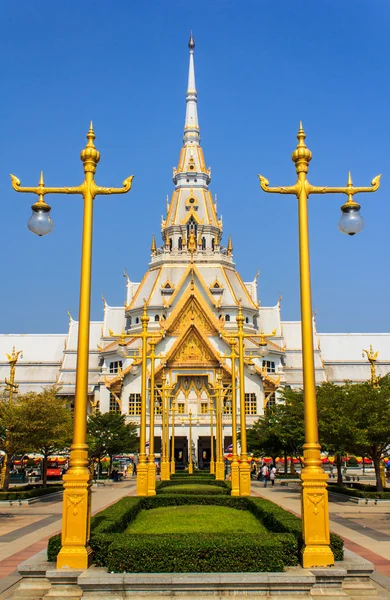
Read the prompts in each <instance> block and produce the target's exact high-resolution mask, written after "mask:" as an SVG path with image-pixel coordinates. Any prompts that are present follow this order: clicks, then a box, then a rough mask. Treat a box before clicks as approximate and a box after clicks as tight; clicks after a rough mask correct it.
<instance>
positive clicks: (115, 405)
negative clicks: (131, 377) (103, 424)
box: [110, 394, 121, 412]
mask: <svg viewBox="0 0 390 600" xmlns="http://www.w3.org/2000/svg"><path fill="white" fill-rule="evenodd" d="M110 412H121V407H120V404H119V402H118V399H117V398H116V397H115V395H114V394H110Z"/></svg>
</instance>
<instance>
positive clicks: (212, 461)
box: [209, 398, 215, 475]
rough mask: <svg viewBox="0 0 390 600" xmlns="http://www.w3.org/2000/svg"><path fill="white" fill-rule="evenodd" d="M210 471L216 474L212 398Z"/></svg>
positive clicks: (211, 401)
mask: <svg viewBox="0 0 390 600" xmlns="http://www.w3.org/2000/svg"><path fill="white" fill-rule="evenodd" d="M209 411H210V473H211V474H212V475H215V461H214V422H213V417H214V406H213V400H212V398H210V408H209Z"/></svg>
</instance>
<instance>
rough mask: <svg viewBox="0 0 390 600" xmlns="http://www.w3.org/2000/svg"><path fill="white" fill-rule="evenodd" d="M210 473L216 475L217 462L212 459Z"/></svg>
mask: <svg viewBox="0 0 390 600" xmlns="http://www.w3.org/2000/svg"><path fill="white" fill-rule="evenodd" d="M210 474H211V475H215V462H214V461H213V460H210Z"/></svg>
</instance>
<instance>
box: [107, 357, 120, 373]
mask: <svg viewBox="0 0 390 600" xmlns="http://www.w3.org/2000/svg"><path fill="white" fill-rule="evenodd" d="M120 368H122V361H121V360H113V361H112V362H110V373H118V371H119V369H120Z"/></svg>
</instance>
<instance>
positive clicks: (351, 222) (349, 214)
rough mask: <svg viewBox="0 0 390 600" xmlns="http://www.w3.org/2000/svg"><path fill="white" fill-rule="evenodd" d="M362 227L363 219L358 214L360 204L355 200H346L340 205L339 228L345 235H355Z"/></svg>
mask: <svg viewBox="0 0 390 600" xmlns="http://www.w3.org/2000/svg"><path fill="white" fill-rule="evenodd" d="M363 227H364V220H363V218H362V216H361V215H360V205H359V204H357V203H356V202H349V201H348V202H346V203H345V204H343V206H342V207H341V218H340V221H339V229H340V231H341V232H342V233H346V234H347V235H355V233H359V232H360V231H361V230H362V229H363Z"/></svg>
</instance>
